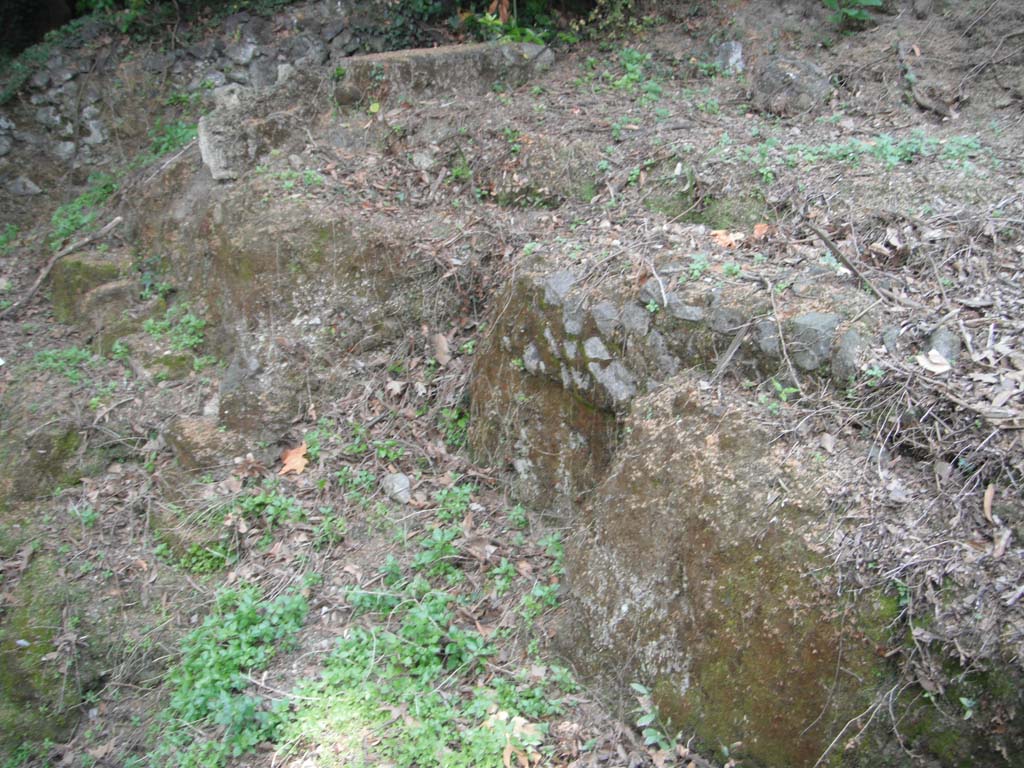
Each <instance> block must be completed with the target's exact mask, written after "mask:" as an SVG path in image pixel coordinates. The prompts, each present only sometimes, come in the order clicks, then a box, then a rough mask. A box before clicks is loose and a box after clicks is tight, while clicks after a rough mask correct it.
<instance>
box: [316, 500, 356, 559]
mask: <svg viewBox="0 0 1024 768" xmlns="http://www.w3.org/2000/svg"><path fill="white" fill-rule="evenodd" d="M318 511H319V513H320V516H321V519H320V522H319V523H318V524H317V526H316V528H315V529H314V530H313V546H314V547H315V548H316V549H323V548H324V547H330V546H333V545H334V544H338V543H340V542H342V541H344V539H345V535H346V534H347V533H348V522H347V521H346V520H345V518H344V516H342V515H341V514H339V513H337V512H335V511H334V509H332V508H331V507H320V509H319V510H318Z"/></svg>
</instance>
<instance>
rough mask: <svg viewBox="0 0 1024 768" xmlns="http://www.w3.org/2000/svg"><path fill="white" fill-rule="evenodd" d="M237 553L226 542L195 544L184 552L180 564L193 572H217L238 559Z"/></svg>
mask: <svg viewBox="0 0 1024 768" xmlns="http://www.w3.org/2000/svg"><path fill="white" fill-rule="evenodd" d="M237 559H238V557H237V555H236V554H235V553H234V552H233V551H232V550H231V548H230V546H229V545H228V544H226V543H225V542H215V543H212V544H199V543H196V544H193V545H192V546H190V547H189V548H188V549H187V550H185V554H183V555H182V556H181V557H180V558H179V560H178V565H179V566H181V567H182V568H184V569H185V570H186V571H191V572H192V573H216V572H217V571H221V570H223V569H225V568H227V567H228V566H229V565H231V564H232V563H233V562H235V560H237Z"/></svg>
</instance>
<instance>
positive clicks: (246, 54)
mask: <svg viewBox="0 0 1024 768" xmlns="http://www.w3.org/2000/svg"><path fill="white" fill-rule="evenodd" d="M255 53H256V46H255V45H253V44H252V43H234V44H232V45H229V46H228V47H227V49H226V50H225V51H224V55H225V56H227V57H228V58H229V59H231V61H233V62H235V64H238V65H239V66H240V67H244V66H246V65H247V64H248V63H249V62H250V61H252V57H253V56H254V55H255Z"/></svg>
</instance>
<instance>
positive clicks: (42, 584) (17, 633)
mask: <svg viewBox="0 0 1024 768" xmlns="http://www.w3.org/2000/svg"><path fill="white" fill-rule="evenodd" d="M68 599H69V593H68V590H67V588H66V587H65V586H64V581H63V579H61V578H60V576H59V574H58V566H57V563H56V561H55V560H54V559H53V558H50V557H42V556H40V557H36V558H35V559H34V560H32V561H31V562H30V564H29V566H28V568H27V569H26V570H25V572H24V574H22V577H21V580H20V581H19V582H18V584H17V586H15V587H14V589H13V591H12V594H11V601H10V602H11V605H12V606H13V607H12V608H11V609H10V610H9V611H8V612H7V613H6V614H5V615H4V617H3V620H2V623H0V659H2V663H0V747H3V748H6V749H14V748H15V747H17V746H18V745H19V744H20V743H21V741H22V739H23V738H24V737H26V736H29V737H31V738H34V739H38V740H42V739H46V738H49V739H53V740H56V741H59V740H63V739H65V738H67V736H69V735H70V729H71V727H72V726H73V724H74V721H75V715H74V712H73V707H74V706H75V705H77V704H78V700H77V688H76V685H75V679H74V676H71V677H70V678H69V679H68V680H67V681H65V680H64V675H63V674H62V672H61V670H60V668H59V661H57V660H52V659H47V658H46V657H47V655H48V654H50V653H51V652H53V651H54V640H55V638H56V637H57V636H58V635H59V634H60V632H61V626H62V612H63V608H64V605H65V604H66V602H67V601H68Z"/></svg>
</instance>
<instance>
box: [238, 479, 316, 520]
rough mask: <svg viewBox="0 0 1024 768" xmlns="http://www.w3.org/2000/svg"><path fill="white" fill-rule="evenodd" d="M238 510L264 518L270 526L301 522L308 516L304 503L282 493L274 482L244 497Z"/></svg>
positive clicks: (245, 514)
mask: <svg viewBox="0 0 1024 768" xmlns="http://www.w3.org/2000/svg"><path fill="white" fill-rule="evenodd" d="M238 510H239V512H241V513H242V515H243V516H245V517H247V518H250V519H253V518H255V519H261V520H264V521H265V522H266V523H267V526H268V527H270V528H276V527H277V526H278V525H280V524H281V523H285V522H290V523H296V522H301V521H304V520H305V519H306V517H307V515H306V510H305V509H303V507H302V504H300V503H299V501H298V500H297V499H294V498H292V497H290V496H284V495H283V494H281V493H280V492H279V491H278V490H277V489H276V488H275V484H274V483H265V484H264V486H263V488H261V489H260V490H259V492H258V493H255V494H253V495H251V496H244V497H242V499H240V500H239V502H238Z"/></svg>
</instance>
